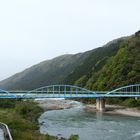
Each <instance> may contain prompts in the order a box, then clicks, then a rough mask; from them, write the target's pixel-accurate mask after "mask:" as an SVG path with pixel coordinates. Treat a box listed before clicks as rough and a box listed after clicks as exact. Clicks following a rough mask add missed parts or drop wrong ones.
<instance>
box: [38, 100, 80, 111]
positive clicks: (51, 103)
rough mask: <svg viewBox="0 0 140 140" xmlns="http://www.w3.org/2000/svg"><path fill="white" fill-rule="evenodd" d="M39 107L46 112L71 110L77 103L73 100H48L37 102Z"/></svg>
mask: <svg viewBox="0 0 140 140" xmlns="http://www.w3.org/2000/svg"><path fill="white" fill-rule="evenodd" d="M36 102H37V103H39V106H40V107H41V108H43V109H44V110H45V111H48V110H61V109H69V108H72V107H74V106H76V103H78V102H76V101H72V100H64V99H57V100H54V99H47V100H37V101H36Z"/></svg>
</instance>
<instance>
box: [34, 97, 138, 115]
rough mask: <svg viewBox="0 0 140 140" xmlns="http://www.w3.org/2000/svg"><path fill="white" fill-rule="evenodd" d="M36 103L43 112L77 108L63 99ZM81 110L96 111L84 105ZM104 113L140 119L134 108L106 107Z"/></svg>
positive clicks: (73, 103) (92, 107) (91, 106)
mask: <svg viewBox="0 0 140 140" xmlns="http://www.w3.org/2000/svg"><path fill="white" fill-rule="evenodd" d="M36 102H37V103H39V106H40V107H41V108H43V109H44V110H45V111H47V110H61V109H69V108H72V107H75V106H77V105H76V104H75V103H78V102H76V101H72V100H64V99H61V100H60V99H59V100H54V99H49V100H48V99H47V100H38V101H36ZM83 109H84V110H85V111H87V112H92V111H96V106H95V105H94V104H93V105H85V106H84V107H83ZM104 113H108V114H121V115H128V116H134V117H140V110H138V109H136V108H126V107H123V106H119V105H106V111H105V112H104Z"/></svg>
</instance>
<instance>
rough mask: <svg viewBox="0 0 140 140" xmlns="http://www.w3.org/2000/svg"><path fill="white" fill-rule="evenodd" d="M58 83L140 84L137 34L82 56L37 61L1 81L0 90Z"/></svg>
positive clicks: (88, 85)
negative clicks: (37, 62)
mask: <svg viewBox="0 0 140 140" xmlns="http://www.w3.org/2000/svg"><path fill="white" fill-rule="evenodd" d="M58 83H59V84H75V85H78V86H81V87H86V88H88V89H92V90H110V89H113V88H116V87H119V86H123V85H128V84H134V83H140V32H137V33H135V34H134V35H132V36H129V37H123V38H119V39H116V40H113V41H111V42H109V43H107V44H106V45H104V46H103V47H100V48H96V49H94V50H91V51H88V52H85V53H79V54H76V55H63V56H60V57H57V58H54V59H52V60H47V61H44V62H41V63H40V64H37V65H35V66H33V67H31V68H28V69H26V70H24V71H23V72H21V73H18V74H15V75H14V76H12V77H10V78H8V79H6V80H3V81H1V82H0V88H4V89H34V88H37V87H41V86H46V85H50V84H58Z"/></svg>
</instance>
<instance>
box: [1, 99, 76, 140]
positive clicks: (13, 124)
mask: <svg viewBox="0 0 140 140" xmlns="http://www.w3.org/2000/svg"><path fill="white" fill-rule="evenodd" d="M43 112H44V111H43V109H42V108H40V107H39V106H38V105H37V103H35V102H33V101H29V100H28V101H21V100H12V99H0V122H3V123H5V124H7V125H8V127H9V129H10V132H11V135H12V137H13V139H14V140H66V139H65V138H62V139H61V138H60V139H58V138H57V137H54V136H50V135H48V134H46V135H43V134H40V133H39V123H38V118H39V116H40V115H41V114H42V113H43ZM78 139H79V137H78V135H71V137H70V138H69V139H68V140H78Z"/></svg>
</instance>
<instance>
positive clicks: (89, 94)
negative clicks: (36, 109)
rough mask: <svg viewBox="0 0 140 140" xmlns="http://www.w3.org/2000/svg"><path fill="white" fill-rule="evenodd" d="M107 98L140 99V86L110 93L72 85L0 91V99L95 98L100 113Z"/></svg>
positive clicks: (127, 87) (126, 87)
mask: <svg viewBox="0 0 140 140" xmlns="http://www.w3.org/2000/svg"><path fill="white" fill-rule="evenodd" d="M109 97H140V84H135V85H128V86H124V87H120V88H117V89H115V90H112V91H91V90H87V89H85V88H81V87H78V86H73V85H50V86H44V87H40V88H37V89H34V90H31V91H6V90H2V89H0V98H15V99H37V98H96V99H97V102H96V107H97V110H100V111H102V110H104V109H105V101H104V99H105V98H109Z"/></svg>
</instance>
